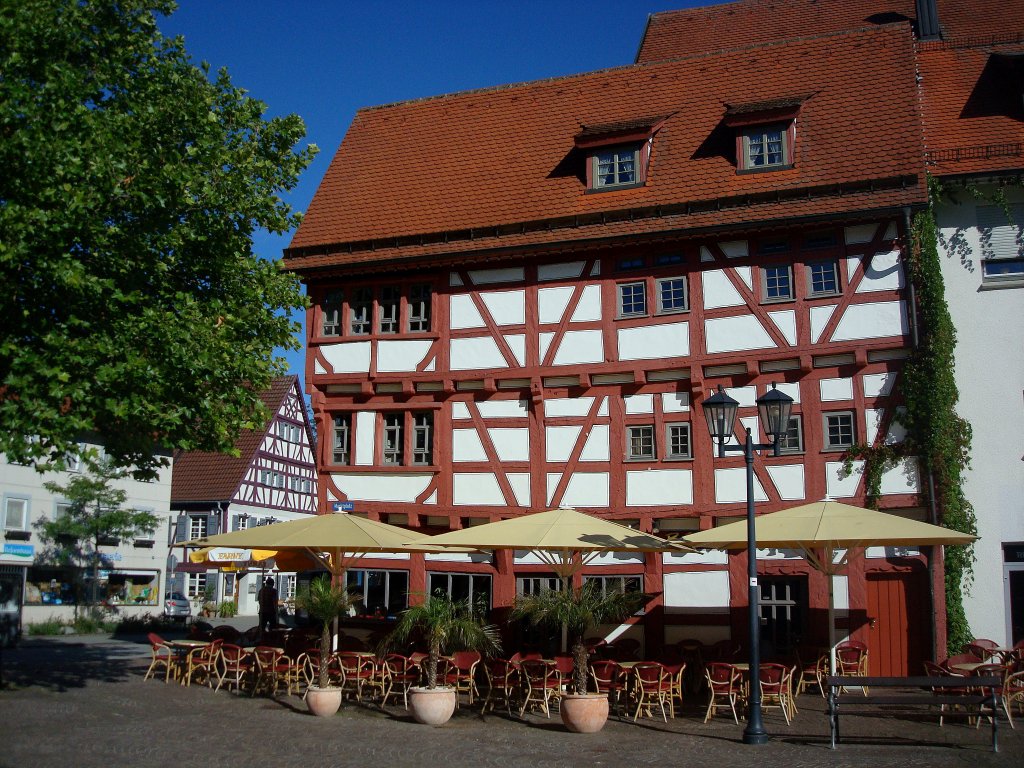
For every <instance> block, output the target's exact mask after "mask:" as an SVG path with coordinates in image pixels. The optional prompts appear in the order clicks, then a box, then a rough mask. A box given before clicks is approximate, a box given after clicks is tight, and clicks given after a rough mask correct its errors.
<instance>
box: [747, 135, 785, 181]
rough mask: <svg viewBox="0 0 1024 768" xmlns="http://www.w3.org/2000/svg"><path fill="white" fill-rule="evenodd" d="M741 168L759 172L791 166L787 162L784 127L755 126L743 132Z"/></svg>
mask: <svg viewBox="0 0 1024 768" xmlns="http://www.w3.org/2000/svg"><path fill="white" fill-rule="evenodd" d="M742 144H743V168H744V170H751V171H753V170H761V169H764V168H774V167H782V166H786V165H791V163H790V162H789V152H788V151H787V150H788V149H789V147H788V142H787V141H786V126H784V125H772V126H763V127H762V126H757V127H756V128H750V129H747V130H745V131H744V132H743V135H742Z"/></svg>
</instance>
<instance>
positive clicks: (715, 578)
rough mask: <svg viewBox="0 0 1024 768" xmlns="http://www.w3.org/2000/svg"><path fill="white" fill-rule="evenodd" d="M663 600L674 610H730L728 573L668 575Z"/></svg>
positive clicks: (665, 577) (711, 572)
mask: <svg viewBox="0 0 1024 768" xmlns="http://www.w3.org/2000/svg"><path fill="white" fill-rule="evenodd" d="M662 579H663V586H662V589H663V590H664V595H663V599H664V601H665V606H666V607H672V608H728V607H729V572H728V571H691V572H689V573H687V572H682V573H678V572H677V573H666V574H665V575H664V576H663V577H662Z"/></svg>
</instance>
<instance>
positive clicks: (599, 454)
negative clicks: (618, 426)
mask: <svg viewBox="0 0 1024 768" xmlns="http://www.w3.org/2000/svg"><path fill="white" fill-rule="evenodd" d="M610 459H611V456H610V453H609V448H608V425H607V424H595V425H594V426H592V427H591V428H590V434H589V435H587V442H586V443H584V444H583V450H582V451H581V452H580V461H610Z"/></svg>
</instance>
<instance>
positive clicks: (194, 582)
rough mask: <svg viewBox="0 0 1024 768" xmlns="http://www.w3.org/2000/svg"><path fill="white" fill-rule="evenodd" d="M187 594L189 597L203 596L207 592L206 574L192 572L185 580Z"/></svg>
mask: <svg viewBox="0 0 1024 768" xmlns="http://www.w3.org/2000/svg"><path fill="white" fill-rule="evenodd" d="M185 594H186V595H188V596H189V597H192V598H195V597H203V596H204V595H205V594H206V574H205V573H190V574H188V579H187V580H186V582H185Z"/></svg>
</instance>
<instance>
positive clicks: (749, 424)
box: [740, 416, 761, 442]
mask: <svg viewBox="0 0 1024 768" xmlns="http://www.w3.org/2000/svg"><path fill="white" fill-rule="evenodd" d="M757 423H758V417H757V416H741V417H740V424H742V425H743V429H745V430H746V429H749V430H750V434H751V435H753V436H754V441H755V442H759V441H760V437H759V435H760V434H761V432H760V430H759V429H758V425H757Z"/></svg>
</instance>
